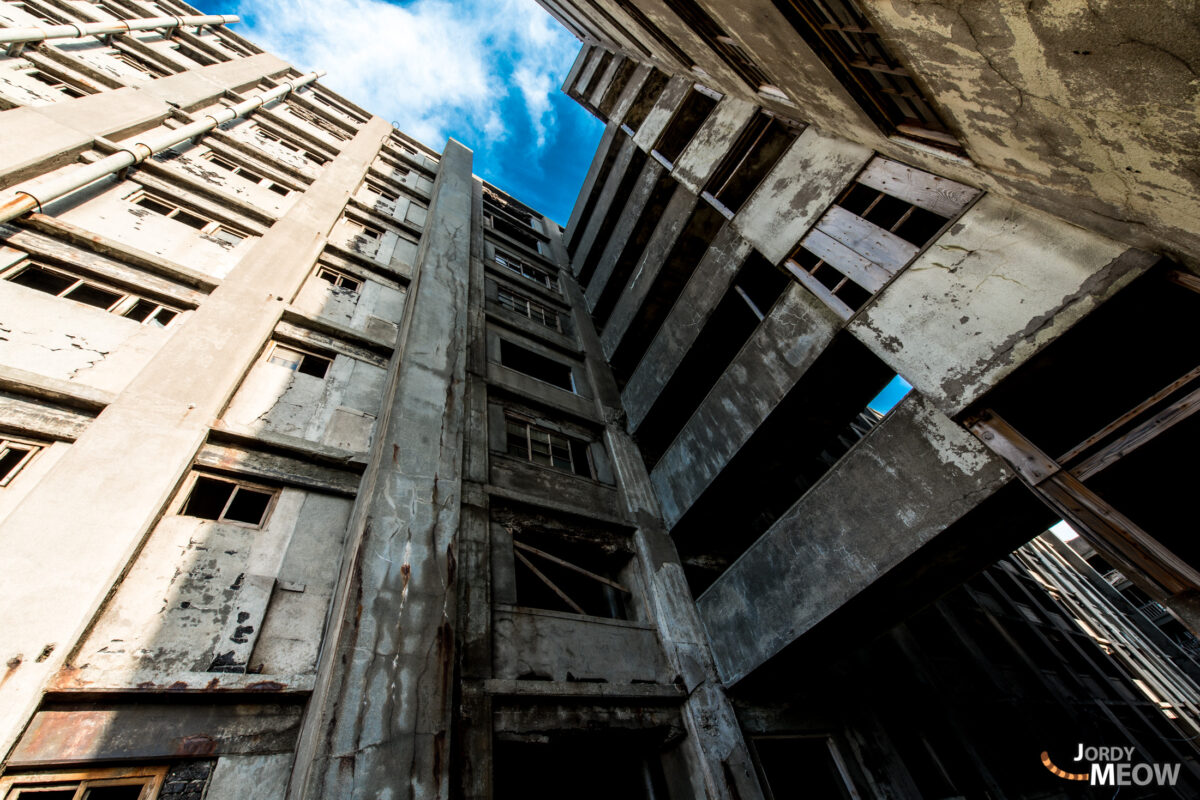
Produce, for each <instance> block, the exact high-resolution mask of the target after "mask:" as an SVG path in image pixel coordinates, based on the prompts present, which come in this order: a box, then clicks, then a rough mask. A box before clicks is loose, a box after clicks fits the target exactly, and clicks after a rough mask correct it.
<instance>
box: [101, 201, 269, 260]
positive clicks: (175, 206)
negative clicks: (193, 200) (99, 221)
mask: <svg viewBox="0 0 1200 800" xmlns="http://www.w3.org/2000/svg"><path fill="white" fill-rule="evenodd" d="M125 200H126V202H128V203H131V204H132V205H135V206H141V207H142V208H145V209H148V210H149V211H151V212H152V213H154V214H158V215H159V216H160V217H165V218H167V219H174V218H175V217H177V216H179V215H180V214H186V215H188V216H190V217H195V218H196V219H199V220H203V221H204V223H205V224H204V225H203V226H202V227H199V228H197V227H195V226H194V225H188V227H189V228H191V229H192V230H194V231H198V232H199V233H201V234H203V235H205V236H209V237H212V238H214V239H219V238H220V236H219V234H221V233H224V234H227V235H229V236H231V237H235V238H236V239H237V242H233V243H232V244H233V245H234V246H235V247H236V246H237V244H238V243H240V242H242V241H245V240H246V239H249V238H250V237H251V236H252V234H250V233H247V232H246V231H243V230H241V229H239V228H235V227H233V226H232V225H227V224H225V223H224V222H218V221H217V220H215V219H212V218H211V217H209V216H207V215H205V214H203V213H199V212H196V211H193V210H192V209H190V208H187V207H185V206H183V205H180V204H179V203H177V202H175V201H174V200H168V199H167V198H165V197H163V196H162V195H161V194H158V193H157V192H152V191H150V190H148V189H138V190H137V191H136V192H134V193H133V194H131V195H129V196H127V197H126V198H125ZM143 200H147V201H149V202H151V203H157V204H159V205H162V206H167V207H168V208H169V209H170V210H169V211H167V212H166V213H165V214H164V213H162V212H161V211H155V210H154V209H152V208H150V206H147V205H142V202H141V201H143ZM181 224H185V225H186V224H187V223H181ZM222 241H227V240H222Z"/></svg>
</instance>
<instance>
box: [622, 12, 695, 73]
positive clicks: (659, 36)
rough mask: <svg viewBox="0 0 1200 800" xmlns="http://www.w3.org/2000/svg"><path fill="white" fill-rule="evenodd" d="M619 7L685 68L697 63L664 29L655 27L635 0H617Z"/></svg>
mask: <svg viewBox="0 0 1200 800" xmlns="http://www.w3.org/2000/svg"><path fill="white" fill-rule="evenodd" d="M617 5H618V6H620V7H621V10H622V11H624V12H625V13H626V14H628V15H629V16H630V18H631V19H633V21H634V22H636V23H637V24H638V25H640V26H642V28H643V29H644V30H645V31H646V33H648V34H650V36H651V38H653V39H654V41H655V42H657V43H658V45H659V46H660V47H662V48H663V49H664V50H666V51H667V52H668V53H670V54H671V55H672V56H673V57H674V58H675V60H676V61H678V62H679V63H680V64H682V65H683V66H685V67H690V66H692V64H693V63H695V62H693V61H692V59H691V58H690V57H688V54H687V53H685V52H683V50H681V49H680V48H679V45H678V44H676V43H675V40H674V39H673V38H671V37H670V36H668V35H667V34H666V33H664V32H663V30H662V28H660V27H658V26H657V25H655V24H654V21H653V20H652V19H650V18H649V17H647V16H646V14H645V13H644V12H643V11H642V10H641V9H640V8H638V7H637V6H636V5H634V3H633V0H617Z"/></svg>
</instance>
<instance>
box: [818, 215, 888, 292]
mask: <svg viewBox="0 0 1200 800" xmlns="http://www.w3.org/2000/svg"><path fill="white" fill-rule="evenodd" d="M800 244H801V245H802V246H803V247H804V249H805V250H807V251H808V252H810V253H812V254H813V255H815V256H816V257H817V258H819V259H821V260H822V261H824V262H825V263H827V264H829V265H830V266H831V267H834V268H836V269H837V271H838V272H840V273H842V274H843V275H845V276H846V277H847V278H849V279H850V280H852V281H854V282H855V283H857V284H858V285H859V286H861V287H863V288H864V289H866V290H867V291H868V292H870V293H871V294H875V292H878V291H879V290H880V289H882V288H883V286H884V284H886V283H887V282H888V281H889V280H891V278H892V275H894V274H895V273H894V272H893V271H891V270H888V269H886V268H885V267H882V266H880V265H879V264H876V263H875V262H874V261H870V260H868V259H866V258H863V257H862V256H860V255H859V254H858V253H856V252H854V251H853V250H851V249H850V248H849V247H846V246H845V245H844V244H842V243H841V242H839V241H838V240H837V239H834V238H832V237H831V236H829V235H828V234H826V233H823V232H822V231H819V230H812V231H809V233H808V235H807V236H805V237H804V238H803V239H802V240H801V241H800Z"/></svg>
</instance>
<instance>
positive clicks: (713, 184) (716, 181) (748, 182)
mask: <svg viewBox="0 0 1200 800" xmlns="http://www.w3.org/2000/svg"><path fill="white" fill-rule="evenodd" d="M798 134H799V130H797V129H796V128H795V127H794V126H792V125H789V124H786V123H784V122H782V121H780V120H779V119H778V118H776V117H773V116H771V115H770V114H767V113H766V112H763V111H759V112H758V113H757V114H755V115H754V118H753V119H751V120H750V122H749V124H748V125H746V129H745V130H743V131H742V133H741V135H740V136H738V139H737V141H736V142H735V143H734V145H733V147H732V148H731V149H730V151H729V153H728V154H727V155H726V156H725V158H724V159H723V160H722V161H721V165H720V166H719V167H717V171H716V172H715V173H714V174H713V176H712V178H711V179H710V180H709V181H708V186H706V187H705V191H707V192H708V194H710V195H712V197H714V198H715V199H716V200H717V201H718V202H719V203H720V204H721V205H723V206H725V208H727V209H729V210H730V211H732V212H733V213H735V214H736V213H737V212H738V210H739V209H741V207H742V204H743V203H745V202H746V200H747V199H749V197H750V195H751V194H752V193H753V192H754V190H755V189H757V188H758V185H759V184H760V183H762V181H763V178H765V177H766V176H767V173H768V172H770V171H771V168H772V167H774V166H775V162H777V161H778V160H779V159H780V157H781V156H782V155H783V153H784V151H785V150H787V148H788V146H790V145H791V143H792V142H793V141H795V140H796V136H797V135H798Z"/></svg>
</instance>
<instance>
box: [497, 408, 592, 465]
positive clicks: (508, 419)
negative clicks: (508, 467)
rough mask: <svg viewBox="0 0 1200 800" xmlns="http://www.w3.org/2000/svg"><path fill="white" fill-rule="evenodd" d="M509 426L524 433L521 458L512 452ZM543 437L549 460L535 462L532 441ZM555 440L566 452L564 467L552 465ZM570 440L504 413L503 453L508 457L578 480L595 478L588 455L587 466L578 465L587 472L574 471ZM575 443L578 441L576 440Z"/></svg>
mask: <svg viewBox="0 0 1200 800" xmlns="http://www.w3.org/2000/svg"><path fill="white" fill-rule="evenodd" d="M510 426H516V427H518V428H521V429H522V430H523V432H524V433H523V440H524V442H525V448H524V449H525V455H524V456H521V455H519V454H517V453H515V452H513V441H512V438H511V437H512V435H513V433H514V432H513V430H512V427H510ZM543 436H544V437H545V445H546V457H547V458H548V459H549V461H548V462H542V461H537V460H535V458H534V449H533V447H534V439H535V437H543ZM556 440H559V443H558V447H559V449H560V450H564V451H566V454H567V457H566V462H567V463H566V465H565V466H558V465H556V464H555V463H554V448H555V446H556ZM571 440H572V437H570V436H568V435H567V434H565V433H559V432H558V431H552V430H550V429H549V428H544V427H542V426H540V425H537V424H535V423H534V422H533V421H532V420H530V419H528V418H526V417H523V416H521V415H520V414H517V413H515V412H512V411H506V412H505V413H504V452H505V453H507V454H508V455H510V456H513V457H514V458H524V460H525V461H528V462H529V463H530V464H536V465H537V466H541V467H547V468H549V469H553V470H555V471H557V472H565V473H567V474H569V475H574V476H576V477H579V478H588V479H592V478H595V476H596V470H595V465H593V464H592V460H591V455H590V454H586V455H587V464H581V465H580V466H581V467H583V468H585V469H586V470H587V474H586V475H583V474H580V473H579V472H577V471H576V469H575V467H576V465H575V453H574V452H573V450H572V448H571ZM576 441H579V440H576ZM585 453H586V450H585Z"/></svg>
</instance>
